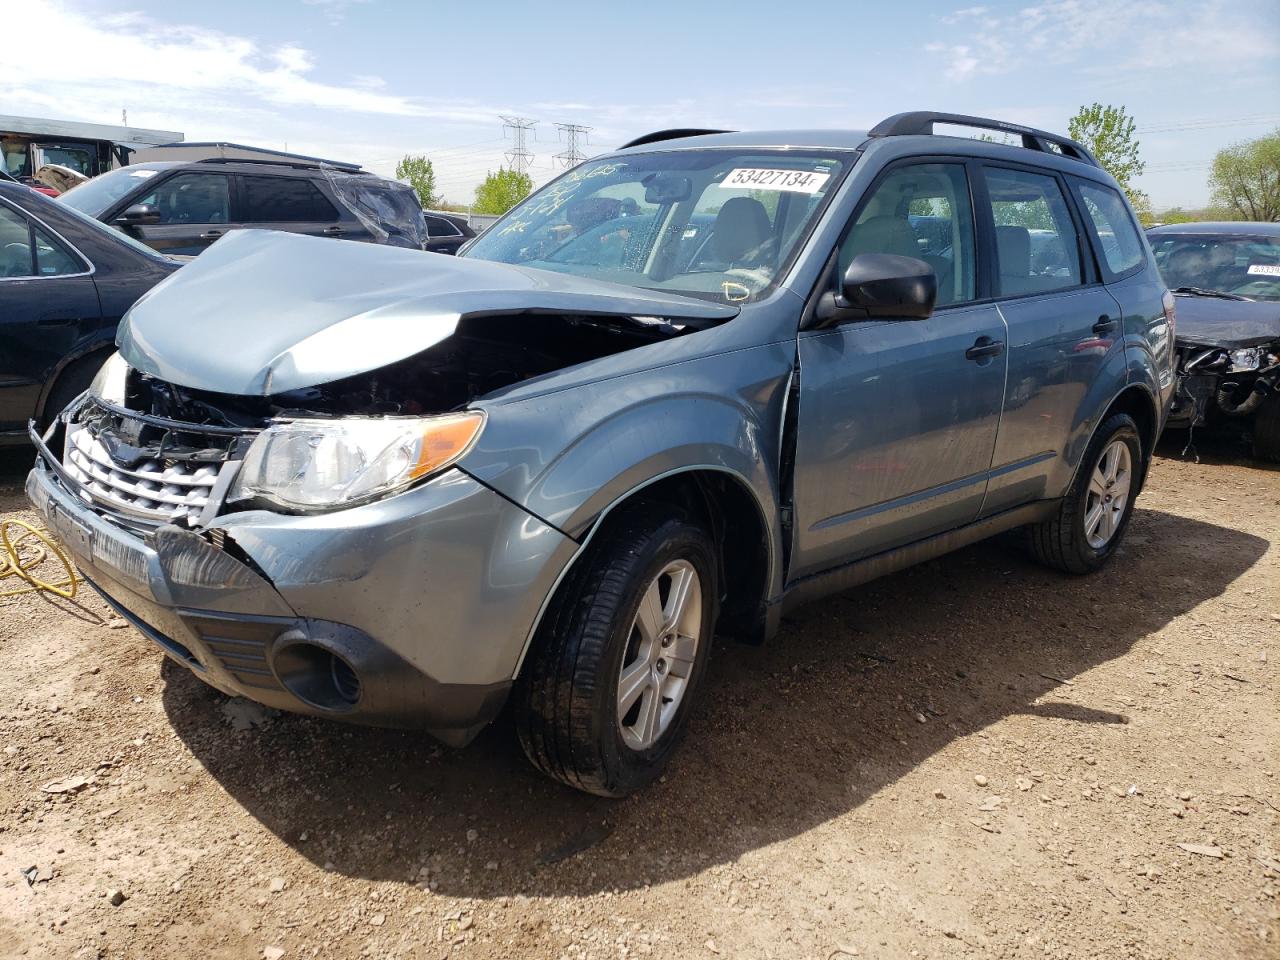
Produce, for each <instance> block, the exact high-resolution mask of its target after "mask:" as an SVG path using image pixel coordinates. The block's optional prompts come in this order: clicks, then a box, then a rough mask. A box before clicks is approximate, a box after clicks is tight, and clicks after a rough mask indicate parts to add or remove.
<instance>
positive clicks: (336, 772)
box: [163, 509, 1268, 897]
mask: <svg viewBox="0 0 1280 960" xmlns="http://www.w3.org/2000/svg"><path fill="white" fill-rule="evenodd" d="M1267 547H1268V542H1267V541H1266V540H1263V539H1262V538H1259V537H1255V536H1251V535H1249V534H1247V533H1242V532H1240V531H1236V530H1230V529H1227V528H1224V527H1219V526H1216V525H1212V524H1207V523H1203V522H1200V521H1196V520H1190V519H1186V518H1184V517H1180V516H1175V515H1172V514H1168V513H1163V512H1160V511H1156V510H1150V509H1140V510H1138V511H1137V512H1136V513H1135V515H1134V518H1133V521H1132V526H1131V529H1130V535H1129V537H1128V539H1127V541H1126V543H1125V545H1124V547H1123V548H1122V550H1121V553H1120V554H1119V555H1118V556H1117V557H1116V558H1115V562H1114V563H1113V564H1112V565H1111V566H1110V567H1109V568H1108V570H1107V571H1106V572H1105V573H1103V574H1100V575H1097V576H1094V577H1085V578H1073V577H1065V576H1062V575H1059V574H1056V573H1054V572H1052V571H1049V570H1046V569H1044V568H1042V567H1039V566H1037V565H1035V564H1034V563H1033V562H1031V561H1030V560H1029V559H1027V558H1026V557H1025V556H1023V555H1022V553H1021V552H1020V551H1019V550H1017V549H1015V548H1013V547H1012V546H1011V543H1010V542H1009V541H1008V540H1005V541H998V542H988V543H985V544H980V545H978V546H976V547H972V548H969V549H967V550H964V551H961V552H959V553H956V554H953V555H951V556H948V557H945V558H942V559H940V560H935V561H932V562H930V563H927V564H924V565H922V566H920V567H917V568H915V569H913V570H909V571H906V572H903V573H900V574H897V575H895V576H892V577H889V578H886V579H884V580H881V581H877V582H875V583H872V584H868V585H866V586H864V587H862V588H860V589H858V590H855V591H852V592H850V593H847V594H844V595H841V596H838V597H833V598H830V599H828V600H824V601H820V602H817V603H814V604H812V605H810V606H809V607H807V608H805V609H804V610H802V611H800V613H799V615H797V616H796V617H794V618H792V619H790V620H788V622H786V623H785V624H784V627H783V630H782V632H781V635H780V636H779V637H778V638H777V639H776V641H775V642H773V643H771V644H769V645H767V646H766V647H763V648H751V647H739V646H733V645H727V644H722V645H719V646H718V647H717V648H716V649H715V650H714V659H713V662H712V669H711V670H710V671H709V672H708V675H707V682H706V685H705V686H704V688H703V690H702V697H701V699H702V701H703V702H702V706H701V708H700V710H699V712H698V713H696V714H695V716H694V719H693V723H692V724H691V729H690V731H689V736H688V738H687V739H686V741H685V743H684V744H683V746H682V748H681V750H680V751H679V752H678V754H677V757H676V759H675V761H674V763H673V764H672V766H671V769H670V770H669V772H668V775H667V776H666V777H665V778H664V779H663V780H662V781H660V782H658V783H656V784H654V785H653V786H652V787H651V788H650V789H648V790H646V791H644V792H642V793H640V794H639V795H637V796H634V797H631V798H629V799H627V800H625V801H609V800H603V799H598V798H593V797H588V796H585V795H582V794H580V793H577V792H575V791H572V790H569V789H567V788H563V787H560V786H558V785H556V784H554V783H552V782H551V781H549V780H546V779H544V778H543V777H541V776H540V775H538V774H537V773H536V772H534V771H533V769H532V768H531V767H530V766H529V765H528V764H527V763H526V762H525V760H524V757H523V756H522V755H521V753H520V749H519V747H518V746H517V745H516V743H515V740H514V737H513V736H512V733H511V730H510V729H509V725H504V724H503V723H501V722H500V723H499V724H497V725H495V726H494V727H492V728H490V729H489V730H488V731H486V732H485V733H483V734H482V735H481V736H480V737H479V738H478V739H477V740H476V742H475V743H473V744H472V745H471V746H470V747H469V748H467V749H465V750H447V749H444V748H441V747H438V746H435V745H434V743H433V742H432V741H431V740H430V739H429V738H428V737H426V735H424V734H418V733H406V732H395V731H383V730H373V729H364V728H357V727H350V726H345V725H341V724H337V723H330V722H326V721H321V720H316V719H312V718H304V717H296V716H283V715H282V716H276V717H272V718H270V719H268V720H267V721H266V722H265V723H263V724H262V725H261V726H258V727H255V728H253V729H250V730H243V731H236V730H233V728H232V727H231V726H230V725H229V724H228V722H227V718H226V716H225V715H224V711H223V710H222V709H220V705H223V704H225V703H226V702H227V701H226V698H224V697H222V695H221V694H218V693H216V692H214V691H212V690H210V689H209V688H207V687H205V686H204V685H203V684H201V683H200V682H199V681H198V680H196V679H195V678H194V677H193V676H192V675H191V674H189V673H188V672H187V671H185V670H183V669H181V668H179V667H177V666H175V665H173V664H169V663H166V665H165V666H166V669H165V671H164V676H165V680H166V683H165V689H164V694H163V696H164V705H165V709H166V711H167V713H168V716H169V719H170V721H171V723H172V725H173V728H174V730H175V731H176V732H177V733H178V735H179V736H180V737H181V738H182V740H183V741H184V742H185V743H186V745H187V746H188V747H189V748H190V749H191V751H192V752H193V754H194V755H195V756H196V757H197V758H198V759H199V760H200V762H201V763H203V764H204V766H205V767H206V768H207V769H208V771H209V772H210V773H211V774H212V775H213V776H214V777H215V778H216V779H217V780H218V782H219V783H220V784H221V786H222V787H223V788H224V789H225V790H226V791H227V792H228V793H229V794H230V795H231V797H233V798H234V799H235V800H236V801H237V802H239V803H240V804H242V805H243V806H244V808H245V809H246V810H248V811H249V812H250V813H251V814H252V815H253V816H254V817H255V818H257V819H258V820H259V821H260V822H261V823H262V824H264V825H265V826H266V827H267V828H268V829H269V830H271V831H272V832H274V833H275V834H277V835H278V836H279V837H280V838H281V839H283V840H284V841H285V842H287V843H288V844H290V845H291V846H292V847H294V848H295V849H296V850H297V851H298V852H300V853H302V854H303V855H305V856H306V857H308V858H309V859H310V860H311V861H313V862H314V863H315V864H317V865H327V867H328V869H332V870H335V871H338V872H340V873H342V874H345V875H350V876H356V877H362V878H366V879H371V880H373V879H376V880H392V881H400V882H404V883H413V882H417V883H420V884H429V885H430V886H431V887H432V888H433V889H435V890H437V891H438V892H440V893H446V894H449V895H453V896H467V897H497V896H512V895H518V894H523V895H528V896H552V895H557V896H559V895H587V894H592V893H599V892H602V891H606V890H625V889H631V888H635V887H642V886H644V885H646V884H651V883H657V882H661V881H668V880H673V879H680V878H683V877H687V876H689V875H691V874H693V873H695V872H697V871H699V870H701V869H704V868H705V867H707V866H709V865H712V864H717V863H725V862H729V861H732V860H734V859H736V858H738V857H740V856H742V855H743V854H744V853H747V852H749V851H752V850H756V849H759V848H761V847H764V846H766V845H768V844H771V843H774V842H776V841H779V840H782V839H785V838H788V837H791V836H794V835H796V834H799V833H801V832H804V831H807V830H809V829H811V828H813V827H815V826H817V825H819V824H821V823H823V822H825V821H827V820H829V819H831V818H833V817H836V816H838V815H841V814H844V813H846V812H848V811H850V810H852V809H854V808H857V807H858V806H859V805H860V804H862V803H863V802H864V801H865V800H866V799H867V798H868V797H869V796H871V795H872V794H874V793H875V792H876V791H878V790H881V789H882V788H885V787H886V786H889V785H891V784H893V783H894V782H895V781H896V780H898V779H899V778H900V777H901V776H903V775H904V774H906V773H908V772H910V771H911V770H912V769H913V768H915V767H916V766H917V765H919V764H920V763H922V762H923V761H925V760H926V759H928V758H929V757H930V756H932V755H933V754H934V753H936V752H937V751H939V750H941V749H943V748H944V747H946V746H947V745H948V744H950V743H951V742H953V741H954V740H956V739H958V738H961V737H965V736H967V735H969V734H973V733H975V732H977V731H979V730H982V729H983V728H985V727H987V726H988V725H990V724H992V723H994V722H996V721H998V720H1000V719H1002V718H1004V717H1008V716H1011V715H1015V714H1029V715H1033V716H1035V717H1037V718H1038V720H1037V722H1038V723H1040V724H1042V727H1037V730H1042V731H1043V735H1044V736H1066V735H1069V734H1068V733H1067V732H1066V731H1067V730H1068V729H1069V725H1072V724H1077V723H1099V724H1116V723H1126V722H1128V716H1127V712H1128V711H1130V710H1132V709H1135V708H1134V707H1130V706H1126V705H1125V704H1124V703H1123V702H1117V701H1115V700H1111V699H1107V698H1102V697H1096V699H1095V697H1094V696H1093V695H1091V694H1090V687H1089V684H1088V681H1087V680H1085V681H1077V682H1076V683H1075V684H1074V685H1072V686H1070V687H1068V686H1066V685H1064V684H1063V683H1061V682H1060V681H1070V680H1072V678H1076V677H1078V676H1079V675H1080V674H1082V673H1084V672H1085V671H1087V670H1089V669H1090V668H1092V667H1094V666H1097V665H1098V664H1102V663H1105V662H1107V661H1109V660H1112V659H1114V658H1116V657H1120V656H1123V655H1124V654H1125V653H1127V652H1128V651H1129V650H1130V648H1131V647H1132V646H1133V645H1134V643H1135V642H1137V641H1138V640H1140V639H1141V638H1143V637H1146V636H1149V635H1150V634H1152V633H1154V632H1156V631H1158V630H1160V629H1161V628H1162V627H1164V626H1165V625H1166V624H1167V623H1168V622H1169V621H1170V620H1171V619H1173V618H1174V617H1177V616H1179V615H1181V614H1184V613H1186V612H1187V611H1189V610H1191V609H1192V608H1194V607H1195V606H1197V605H1198V604H1200V603H1203V602H1204V601H1205V600H1207V599H1209V598H1211V597H1214V596H1217V595H1219V594H1221V593H1222V592H1223V590H1224V589H1225V588H1226V586H1227V585H1228V584H1229V583H1231V582H1232V581H1233V580H1235V579H1236V578H1237V577H1239V576H1240V575H1241V574H1243V573H1244V572H1245V571H1246V570H1248V569H1249V568H1250V566H1251V565H1253V564H1254V563H1255V562H1256V561H1257V560H1258V558H1259V557H1261V556H1262V554H1263V553H1264V552H1265V551H1266V549H1267ZM921 718H923V720H924V722H920V721H921ZM242 725H243V724H242Z"/></svg>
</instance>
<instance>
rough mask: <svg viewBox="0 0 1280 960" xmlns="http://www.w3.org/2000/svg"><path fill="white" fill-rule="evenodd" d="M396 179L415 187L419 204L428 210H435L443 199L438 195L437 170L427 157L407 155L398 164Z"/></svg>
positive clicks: (414, 190)
mask: <svg viewBox="0 0 1280 960" xmlns="http://www.w3.org/2000/svg"><path fill="white" fill-rule="evenodd" d="M396 179H397V180H404V181H405V182H406V183H408V184H409V186H411V187H413V192H414V193H416V194H417V195H418V202H419V203H421V204H422V206H423V207H424V208H425V209H427V210H434V209H435V208H436V206H437V205H438V204H439V203H440V201H441V199H442V198H441V196H440V194H438V193H436V168H435V167H433V166H432V165H431V161H430V160H428V159H427V158H426V157H415V156H412V155H411V154H406V155H405V157H404V159H402V160H401V161H400V162H399V163H397V164H396Z"/></svg>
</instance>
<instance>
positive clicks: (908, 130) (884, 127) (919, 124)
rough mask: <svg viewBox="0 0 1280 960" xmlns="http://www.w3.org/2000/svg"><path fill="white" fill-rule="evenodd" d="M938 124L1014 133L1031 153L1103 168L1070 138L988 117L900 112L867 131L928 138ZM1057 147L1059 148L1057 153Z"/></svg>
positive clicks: (888, 135) (869, 132)
mask: <svg viewBox="0 0 1280 960" xmlns="http://www.w3.org/2000/svg"><path fill="white" fill-rule="evenodd" d="M935 123H951V124H955V125H956V126H960V127H977V128H978V129H980V130H997V131H999V132H1000V133H1011V134H1014V135H1015V136H1019V137H1021V138H1022V145H1023V146H1024V147H1026V148H1027V149H1028V150H1039V151H1041V152H1042V153H1060V154H1062V155H1063V156H1065V157H1070V158H1071V159H1073V160H1079V161H1080V162H1081V163H1087V164H1089V165H1090V166H1093V167H1101V166H1102V164H1100V163H1098V161H1097V158H1095V157H1094V155H1093V154H1092V153H1090V152H1089V151H1088V149H1087V148H1086V147H1085V146H1084V144H1081V143H1077V142H1076V141H1075V140H1072V139H1071V138H1070V137H1063V136H1059V135H1058V134H1056V133H1049V132H1048V131H1047V130H1037V129H1036V128H1035V127H1024V126H1022V125H1021V124H1018V123H1008V122H1007V121H1004V120H991V119H989V118H987V117H970V116H966V115H964V114H961V113H934V112H932V111H930V110H916V111H913V112H910V113H897V114H894V115H893V116H892V117H889V118H887V119H885V120H881V121H880V122H879V123H877V124H876V125H875V126H874V127H872V128H871V129H870V130H868V131H867V136H869V137H904V136H919V135H924V136H929V135H931V134H932V133H933V125H934V124H935ZM1054 147H1056V148H1057V149H1056V150H1055V149H1054Z"/></svg>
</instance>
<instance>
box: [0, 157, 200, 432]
mask: <svg viewBox="0 0 1280 960" xmlns="http://www.w3.org/2000/svg"><path fill="white" fill-rule="evenodd" d="M178 266H179V265H178V264H176V263H174V262H173V261H171V260H166V259H165V258H164V257H161V256H159V255H157V254H156V253H155V252H154V251H152V250H151V249H150V248H148V247H144V246H142V244H139V243H135V242H133V241H131V240H129V239H127V238H126V237H122V236H120V235H119V234H117V233H116V232H115V231H113V230H110V229H108V228H107V227H104V226H103V225H102V224H100V223H98V222H97V221H96V220H91V219H89V218H88V217H86V216H84V215H83V214H80V213H77V212H76V211H75V210H71V209H69V208H66V207H63V206H61V205H60V204H58V203H57V202H55V201H53V200H50V199H49V198H47V197H44V196H41V195H40V194H38V193H36V192H35V191H34V190H31V189H29V188H28V187H26V186H24V185H22V184H18V183H4V182H0V444H10V443H20V444H25V443H27V440H28V438H27V421H28V420H30V419H33V418H34V419H35V420H36V421H37V422H39V423H41V424H45V423H47V422H48V421H49V420H50V419H51V418H52V415H53V414H56V413H58V412H59V411H61V410H62V409H63V408H64V407H65V406H66V405H67V404H68V403H70V402H71V400H72V399H74V398H75V397H77V396H79V395H80V394H81V393H83V392H84V391H85V388H86V387H88V386H89V383H90V382H91V381H92V380H93V378H94V376H95V375H96V374H97V372H98V368H99V367H101V366H102V362H103V361H104V360H105V359H106V358H107V356H108V355H109V354H111V353H112V352H113V351H114V349H115V336H116V324H118V323H119V321H120V318H121V317H122V316H123V315H124V312H125V311H126V310H128V309H129V307H131V306H132V305H133V304H134V302H135V301H136V300H137V299H138V298H139V297H140V296H142V295H143V294H144V293H146V292H147V291H148V290H150V289H151V288H152V287H153V286H155V285H156V284H157V283H159V282H160V281H161V280H163V279H165V277H167V276H169V274H171V273H173V271H175V270H176V269H178Z"/></svg>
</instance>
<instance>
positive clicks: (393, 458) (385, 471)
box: [229, 411, 485, 511]
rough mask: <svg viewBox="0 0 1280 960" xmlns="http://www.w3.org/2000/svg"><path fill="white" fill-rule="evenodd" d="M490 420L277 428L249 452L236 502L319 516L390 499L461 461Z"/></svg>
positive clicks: (467, 416)
mask: <svg viewBox="0 0 1280 960" xmlns="http://www.w3.org/2000/svg"><path fill="white" fill-rule="evenodd" d="M484 420H485V416H484V414H483V413H481V412H479V411H471V412H467V413H451V414H445V415H442V416H434V417H385V418H374V417H345V418H343V419H340V420H290V421H286V422H282V423H277V424H274V425H273V426H270V427H268V428H267V429H266V430H264V431H263V432H262V433H260V434H259V435H258V436H257V437H256V438H255V439H254V441H253V443H252V444H251V445H250V447H249V452H248V453H247V454H246V455H245V458H244V464H243V465H242V466H241V468H240V473H239V476H238V477H237V478H236V483H235V486H234V487H233V488H232V491H231V495H230V498H229V499H231V500H243V499H253V500H265V501H267V502H269V503H273V504H276V505H278V506H280V507H283V508H285V509H287V510H300V511H312V510H325V509H334V508H337V507H347V506H352V505H354V504H357V503H362V502H364V501H367V500H372V499H375V498H377V497H380V496H385V495H386V494H388V493H392V492H394V491H396V490H400V489H403V488H404V487H407V486H408V485H410V484H411V483H413V482H414V481H415V480H419V479H421V478H422V477H425V476H428V475H430V474H432V473H436V472H437V471H439V470H442V469H443V468H444V467H447V466H448V465H449V464H451V463H453V462H454V461H455V460H457V459H458V458H459V457H461V456H462V455H463V454H464V453H466V452H467V450H469V449H470V448H471V445H472V444H473V443H475V440H476V438H477V437H478V436H479V435H480V430H481V428H483V426H484Z"/></svg>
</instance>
